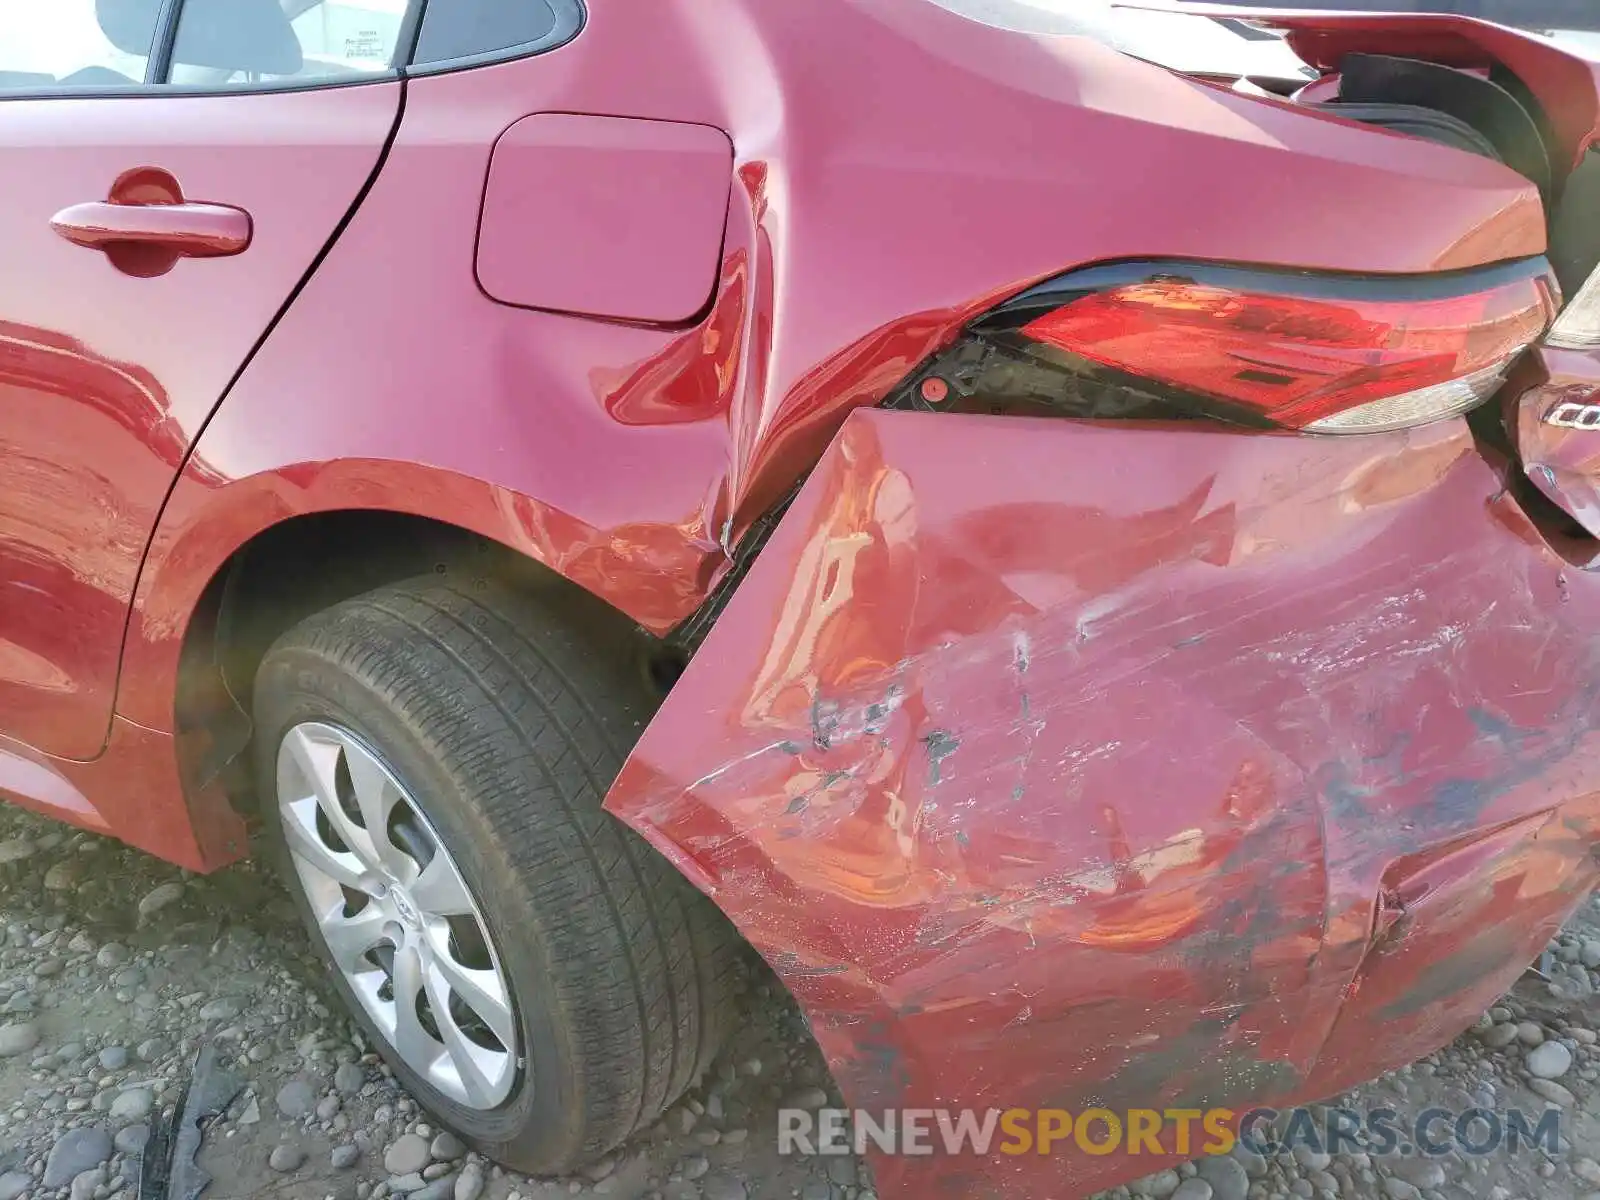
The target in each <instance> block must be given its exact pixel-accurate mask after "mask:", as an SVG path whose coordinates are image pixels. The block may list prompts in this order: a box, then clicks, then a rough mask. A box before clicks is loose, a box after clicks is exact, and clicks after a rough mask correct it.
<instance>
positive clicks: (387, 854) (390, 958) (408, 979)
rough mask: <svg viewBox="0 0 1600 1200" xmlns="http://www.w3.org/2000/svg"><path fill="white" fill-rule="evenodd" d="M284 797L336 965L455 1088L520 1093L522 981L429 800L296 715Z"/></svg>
mask: <svg viewBox="0 0 1600 1200" xmlns="http://www.w3.org/2000/svg"><path fill="white" fill-rule="evenodd" d="M278 807H279V809H280V811H281V813H282V817H283V827H284V831H285V833H286V834H287V835H288V840H289V849H290V850H291V851H292V853H293V858H294V865H295V870H296V873H297V874H298V875H299V878H300V885H301V887H302V888H303V889H304V891H305V895H306V899H307V900H309V901H310V904H311V910H312V912H313V913H314V914H315V916H316V921H317V928H318V929H319V930H320V931H321V933H322V938H323V941H325V942H326V943H327V946H328V951H329V953H330V954H331V955H332V957H333V961H334V963H335V964H336V965H337V966H338V968H339V970H340V971H341V972H342V973H343V974H344V978H345V981H346V982H347V983H349V985H350V988H351V990H352V991H353V992H354V993H355V995H356V997H357V999H359V1000H360V1002H361V1006H362V1007H363V1008H364V1009H366V1011H367V1015H368V1016H370V1017H371V1018H372V1020H373V1022H374V1024H376V1025H377V1027H378V1028H379V1030H381V1031H382V1033H383V1036H384V1037H385V1038H387V1039H388V1041H389V1044H390V1046H392V1047H393V1048H394V1051H395V1053H396V1054H398V1055H399V1056H400V1057H401V1058H402V1059H403V1060H404V1061H405V1063H406V1065H407V1066H408V1067H410V1068H411V1069H412V1070H413V1071H415V1072H416V1073H417V1074H418V1075H420V1076H422V1078H424V1079H426V1080H427V1081H428V1082H429V1083H431V1084H432V1085H433V1086H434V1087H436V1088H438V1089H439V1090H440V1091H441V1092H443V1093H444V1094H445V1095H446V1096H449V1097H450V1098H451V1099H452V1100H455V1101H456V1102H458V1103H460V1104H465V1105H469V1106H470V1107H472V1108H479V1109H489V1108H494V1107H495V1106H497V1105H499V1104H500V1103H501V1102H502V1101H504V1100H505V1099H506V1097H507V1096H509V1095H510V1094H511V1087H512V1084H513V1083H514V1082H515V1080H516V1074H517V1022H516V1017H515V1015H514V1014H513V1011H512V1007H511V987H510V983H509V981H508V980H507V979H506V974H505V971H504V969H503V968H502V967H501V964H500V955H499V953H498V952H497V951H496V950H495V947H494V943H493V942H492V941H491V940H490V938H489V927H488V924H487V923H486V922H485V921H484V919H483V914H482V913H481V912H480V911H479V910H478V904H477V901H476V900H474V899H473V896H472V893H471V892H470V891H469V890H468V889H467V884H466V881H465V880H464V879H463V878H462V876H461V871H460V869H459V868H458V867H457V866H456V864H455V860H454V859H452V858H451V857H450V852H449V851H448V850H446V849H445V845H444V842H443V841H441V840H440V838H439V835H438V834H437V833H436V832H435V831H434V828H433V826H432V825H431V824H430V823H429V822H428V818H427V817H426V816H425V815H424V814H423V812H422V810H421V808H419V807H418V806H417V804H416V802H415V801H414V800H413V799H412V798H411V796H410V795H409V794H408V793H407V792H406V790H405V789H404V788H403V787H401V786H400V784H399V782H398V781H397V780H396V779H395V777H394V776H393V775H392V774H390V772H389V770H388V768H386V767H385V766H384V765H383V764H382V763H381V762H379V761H378V758H377V756H376V755H374V754H373V753H372V751H371V750H369V749H367V747H366V746H365V745H363V744H362V743H361V741H360V740H359V739H357V738H356V737H355V735H354V734H351V733H349V732H348V731H346V730H343V729H340V728H338V727H337V726H333V725H325V724H321V723H318V722H307V723H306V724H303V725H296V726H295V727H294V728H293V729H291V730H289V732H288V733H287V734H285V735H284V738H283V742H282V744H281V745H279V747H278Z"/></svg>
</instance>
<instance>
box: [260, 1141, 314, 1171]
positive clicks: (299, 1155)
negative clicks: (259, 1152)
mask: <svg viewBox="0 0 1600 1200" xmlns="http://www.w3.org/2000/svg"><path fill="white" fill-rule="evenodd" d="M305 1161H306V1152H305V1151H304V1150H302V1149H300V1147H299V1146H296V1145H292V1144H290V1143H287V1142H286V1143H284V1144H283V1145H281V1146H274V1147H273V1148H272V1153H271V1154H269V1155H268V1156H267V1166H269V1167H271V1168H272V1169H273V1170H274V1171H277V1172H278V1173H279V1174H280V1175H287V1174H288V1173H289V1172H290V1171H298V1170H299V1169H300V1164H301V1163H303V1162H305Z"/></svg>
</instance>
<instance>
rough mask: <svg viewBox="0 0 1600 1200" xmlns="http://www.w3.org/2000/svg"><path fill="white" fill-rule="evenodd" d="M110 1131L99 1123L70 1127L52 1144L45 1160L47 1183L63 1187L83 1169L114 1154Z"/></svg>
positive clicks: (47, 1184) (91, 1166)
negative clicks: (79, 1127)
mask: <svg viewBox="0 0 1600 1200" xmlns="http://www.w3.org/2000/svg"><path fill="white" fill-rule="evenodd" d="M111 1151H112V1145H111V1135H110V1134H109V1133H107V1132H106V1131H105V1130H104V1129H101V1128H100V1127H99V1126H98V1125H91V1126H88V1127H85V1128H81V1129H69V1130H67V1132H66V1133H64V1134H62V1135H61V1136H60V1137H59V1138H57V1139H56V1143H55V1145H53V1146H51V1147H50V1155H49V1157H48V1158H46V1159H45V1164H44V1186H45V1187H47V1188H63V1187H66V1186H67V1185H68V1184H69V1183H71V1182H72V1180H74V1179H76V1178H77V1177H78V1176H79V1175H81V1174H83V1172H85V1171H88V1170H92V1169H93V1168H95V1167H98V1166H99V1165H100V1164H101V1163H103V1162H105V1161H106V1159H108V1158H110V1157H111Z"/></svg>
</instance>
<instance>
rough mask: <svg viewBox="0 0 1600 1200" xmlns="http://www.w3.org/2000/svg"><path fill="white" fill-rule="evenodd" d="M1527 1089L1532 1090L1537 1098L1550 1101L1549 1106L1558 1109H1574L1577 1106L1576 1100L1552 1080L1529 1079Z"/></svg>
mask: <svg viewBox="0 0 1600 1200" xmlns="http://www.w3.org/2000/svg"><path fill="white" fill-rule="evenodd" d="M1528 1087H1530V1088H1531V1089H1533V1091H1534V1092H1535V1093H1536V1094H1538V1095H1539V1096H1542V1097H1543V1098H1544V1099H1546V1100H1548V1101H1550V1103H1551V1104H1554V1105H1556V1106H1558V1107H1560V1108H1576V1107H1577V1106H1578V1098H1577V1097H1576V1096H1574V1095H1573V1094H1572V1093H1571V1092H1569V1091H1568V1090H1567V1089H1566V1088H1564V1087H1562V1086H1561V1084H1559V1083H1557V1082H1556V1081H1555V1080H1554V1079H1539V1078H1534V1079H1530V1080H1528Z"/></svg>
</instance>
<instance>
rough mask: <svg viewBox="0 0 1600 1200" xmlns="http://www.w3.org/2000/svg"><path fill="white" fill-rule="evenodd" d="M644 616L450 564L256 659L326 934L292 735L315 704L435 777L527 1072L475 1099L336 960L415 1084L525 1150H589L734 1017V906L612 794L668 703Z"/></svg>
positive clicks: (269, 742)
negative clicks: (366, 997) (447, 1079)
mask: <svg viewBox="0 0 1600 1200" xmlns="http://www.w3.org/2000/svg"><path fill="white" fill-rule="evenodd" d="M585 599H586V598H585ZM579 614H581V619H580V616H579ZM636 638H637V634H636V631H634V629H633V627H632V626H631V625H629V624H627V623H626V622H624V621H621V620H617V621H615V622H613V621H611V620H609V619H607V616H606V615H604V614H602V615H599V616H598V617H597V614H596V613H595V612H594V609H593V605H592V603H588V604H583V605H581V606H580V605H576V604H574V603H573V602H572V598H571V597H569V596H568V595H567V594H566V593H565V592H563V591H562V590H560V589H555V588H552V589H549V590H540V591H538V592H534V593H528V592H525V591H519V590H514V589H512V588H510V587H507V586H505V585H502V584H497V583H487V582H484V581H476V582H474V581H463V580H452V579H450V578H448V577H429V578H425V579H418V580H412V581H407V582H404V583H400V584H396V585H393V586H389V587H385V588H382V589H379V590H378V591H374V592H370V593H368V594H366V595H363V596H358V597H356V598H355V599H352V600H348V601H345V602H344V603H341V604H339V605H337V606H335V607H333V608H330V609H327V610H325V611H323V612H320V613H318V614H316V615H314V616H312V617H310V618H308V619H307V620H305V621H303V622H302V623H301V624H299V625H298V626H296V627H295V628H293V629H292V630H290V631H289V632H288V633H286V634H284V635H283V636H282V637H281V638H279V639H278V641H277V642H276V643H275V644H274V645H273V646H272V648H271V649H270V650H269V651H268V653H267V655H266V657H265V658H264V660H263V661H262V663H261V667H260V670H259V672H258V674H257V678H256V683H255V705H254V715H255V722H256V731H257V736H256V748H257V768H258V772H259V778H260V786H261V788H262V790H261V796H262V800H263V803H262V808H263V810H264V815H265V818H266V819H265V822H264V823H265V825H266V828H267V830H268V837H269V838H270V840H271V842H272V848H273V850H274V851H275V854H276V857H277V859H278V861H279V863H280V865H281V866H282V867H283V868H284V875H285V878H286V881H287V882H288V883H289V887H290V891H291V892H292V893H293V894H294V896H295V900H296V903H297V905H298V907H299V908H300V911H301V915H302V917H303V918H304V919H305V920H306V922H307V926H308V928H309V929H310V930H311V932H312V941H313V944H314V945H315V946H316V947H317V949H318V951H319V953H322V952H323V951H324V950H325V943H324V942H323V941H322V938H321V936H320V934H319V933H318V931H317V926H316V922H315V919H314V918H313V916H312V914H311V910H310V907H309V905H308V903H307V901H306V899H305V896H304V895H303V893H302V890H301V888H300V886H299V882H298V879H297V878H296V876H295V873H294V870H293V868H292V867H291V866H290V865H289V861H288V853H289V852H288V846H287V842H286V840H285V835H284V830H283V823H282V820H281V818H280V815H279V808H278V805H277V803H276V802H275V796H276V767H275V764H276V760H277V752H278V747H279V744H280V742H281V741H282V739H283V736H284V734H285V733H286V732H287V731H288V730H290V729H292V728H293V727H294V726H296V725H298V724H300V723H301V722H305V721H323V722H330V723H333V724H337V725H341V726H343V727H345V728H346V729H348V730H350V731H352V732H354V733H355V734H357V735H358V736H359V737H360V738H361V739H362V740H363V741H365V742H366V743H367V744H368V745H369V746H370V747H371V748H372V749H374V750H375V751H376V752H377V753H378V755H379V756H380V757H381V758H382V759H383V760H384V763H385V765H386V766H387V767H388V768H389V769H390V771H391V773H392V774H393V775H394V776H395V777H396V779H398V780H399V781H400V782H401V783H402V784H403V785H404V786H405V787H406V788H407V789H408V790H409V791H410V792H411V794H412V795H413V797H417V798H420V800H421V806H422V807H423V808H424V809H425V815H426V816H427V818H428V819H429V821H430V822H431V823H432V825H433V826H434V828H435V830H437V833H438V836H439V838H440V839H441V840H442V842H443V843H444V845H445V846H446V847H447V848H448V849H449V850H450V852H451V854H452V856H453V857H454V858H455V860H456V863H457V864H458V866H459V867H460V869H461V872H462V875H463V876H464V877H465V879H466V882H467V884H468V886H469V888H470V889H471V890H472V892H473V893H474V896H475V899H476V900H477V902H478V905H479V908H480V910H481V911H482V914H483V917H484V920H485V922H486V923H487V925H488V927H489V932H490V936H491V937H492V939H493V941H494V943H495V944H496V945H497V946H498V947H499V951H500V956H501V959H502V960H503V962H504V964H505V969H506V973H507V975H508V976H509V977H510V982H511V991H512V994H513V1001H514V1007H515V1009H516V1012H517V1018H518V1026H519V1028H520V1031H521V1035H522V1046H523V1048H524V1056H523V1061H522V1063H521V1067H520V1071H519V1077H518V1081H517V1083H516V1084H515V1088H514V1090H513V1092H512V1093H511V1095H510V1097H509V1099H507V1100H506V1101H505V1103H503V1104H502V1105H500V1106H499V1107H498V1108H495V1109H493V1110H491V1111H482V1110H475V1109H472V1108H468V1107H465V1106H463V1105H461V1104H459V1103H456V1102H454V1101H453V1100H452V1099H450V1098H449V1097H447V1096H445V1095H444V1094H443V1093H441V1092H439V1091H437V1090H436V1089H435V1088H433V1087H432V1086H431V1085H430V1084H429V1083H428V1082H426V1081H425V1080H423V1079H422V1078H420V1077H418V1075H417V1074H416V1073H415V1072H413V1071H412V1070H411V1069H410V1068H408V1067H407V1065H406V1063H405V1062H404V1061H402V1060H401V1059H400V1058H399V1056H398V1055H396V1054H395V1053H394V1052H393V1050H392V1048H391V1047H389V1046H388V1044H387V1043H386V1041H385V1039H384V1038H383V1037H382V1036H381V1035H380V1034H379V1032H378V1030H377V1029H376V1028H375V1027H374V1025H373V1023H372V1022H371V1021H370V1020H369V1019H368V1017H367V1014H366V1013H365V1012H364V1010H363V1009H362V1006H361V1004H360V1003H359V1002H358V1001H357V1000H356V999H355V996H354V994H353V992H352V991H351V989H350V986H349V984H348V982H347V981H346V980H345V978H344V975H343V973H342V972H341V971H339V970H337V969H336V968H334V967H333V964H332V960H331V958H328V956H327V955H326V954H325V953H324V960H325V962H326V963H327V964H328V966H329V975H330V977H331V979H332V982H333V986H334V987H335V988H336V989H338V990H339V991H340V992H341V993H342V995H343V999H344V1000H345V1001H346V1003H347V1004H348V1006H349V1008H350V1010H351V1011H352V1012H353V1013H354V1014H355V1016H356V1019H357V1020H358V1021H359V1022H360V1023H361V1024H362V1025H363V1027H364V1028H365V1031H366V1033H367V1035H368V1037H369V1039H370V1040H371V1041H372V1042H373V1044H374V1045H375V1046H377V1047H379V1048H380V1050H381V1051H382V1052H383V1053H384V1056H385V1058H386V1059H387V1060H388V1061H389V1063H390V1065H391V1066H392V1067H393V1068H394V1070H395V1073H396V1074H397V1075H398V1077H399V1078H400V1079H401V1081H402V1082H403V1083H404V1084H405V1085H406V1086H407V1087H408V1088H409V1089H410V1090H411V1092H412V1094H413V1095H415V1096H416V1097H417V1099H418V1100H419V1101H420V1102H421V1103H423V1104H424V1105H425V1106H426V1107H427V1108H429V1109H430V1110H431V1111H432V1112H433V1113H434V1114H435V1115H436V1116H437V1117H438V1118H439V1119H440V1120H441V1121H443V1122H444V1123H445V1124H446V1125H448V1126H450V1127H451V1128H453V1129H454V1130H456V1131H457V1132H458V1133H460V1134H461V1135H462V1136H463V1137H465V1138H466V1139H467V1140H469V1141H470V1142H471V1143H472V1144H473V1145H474V1146H475V1147H477V1148H478V1149H479V1150H481V1151H482V1152H483V1153H484V1154H486V1155H487V1156H489V1157H490V1158H492V1159H495V1160H496V1161H499V1162H502V1163H505V1164H506V1165H508V1166H512V1167H515V1168H517V1169H520V1170H523V1171H528V1172H533V1173H539V1174H557V1173H562V1172H565V1171H568V1170H571V1169H572V1168H574V1167H577V1166H580V1165H582V1164H583V1163H585V1162H587V1161H590V1160H593V1159H595V1158H598V1157H599V1156H601V1155H603V1154H605V1153H606V1152H607V1151H609V1150H611V1149H613V1148H614V1147H616V1146H617V1145H619V1144H620V1143H622V1142H623V1141H624V1140H625V1139H627V1138H628V1137H629V1136H630V1135H631V1134H633V1133H634V1132H635V1131H637V1130H639V1129H640V1128H642V1127H644V1126H647V1125H649V1124H650V1123H651V1122H652V1121H654V1120H655V1119H656V1118H657V1117H658V1116H659V1115H660V1114H661V1113H662V1111H663V1110H664V1109H665V1108H666V1107H667V1106H669V1105H670V1104H672V1103H673V1102H674V1101H675V1100H677V1099H678V1097H679V1096H680V1095H681V1094H682V1093H683V1091H684V1090H685V1089H686V1088H687V1087H688V1086H689V1085H690V1084H691V1083H692V1082H693V1081H694V1080H695V1079H697V1078H698V1076H699V1075H700V1073H701V1072H703V1071H704V1070H705V1068H706V1067H707V1065H708V1064H709V1062H710V1060H711V1058H712V1056H713V1055H714V1054H715V1052H716V1051H717V1049H718V1048H719V1045H720V1043H721V1041H722V1039H723V1036H724V1034H725V1032H726V1031H727V1030H728V1028H729V1027H730V1025H731V1018H730V1012H731V1010H732V1008H733V1004H734V1000H735V996H734V992H735V990H736V989H737V987H738V979H739V976H740V974H741V968H740V960H741V955H740V953H739V951H738V949H737V947H738V945H739V943H738V941H737V937H736V935H735V934H734V932H733V930H732V928H731V926H730V925H729V924H728V923H727V922H726V920H725V919H724V918H723V916H722V914H721V913H720V912H718V911H717V909H716V908H715V907H714V906H713V905H712V904H711V903H710V902H709V901H708V900H707V899H706V898H705V897H704V896H702V895H700V893H699V892H697V891H695V890H694V888H692V887H691V886H690V885H689V884H688V883H687V882H686V881H685V880H684V879H683V878H682V877H681V876H679V875H678V874H677V873H676V872H675V871H674V870H673V869H672V868H671V867H670V865H669V864H667V863H666V862H665V861H664V860H663V859H661V858H660V857H659V856H658V855H657V854H655V852H654V851H653V850H651V849H650V848H649V847H648V846H647V845H646V844H645V843H644V842H643V841H642V840H641V839H639V838H638V837H637V836H636V835H634V834H633V832H632V831H631V830H629V829H627V828H626V827H625V826H623V825H622V824H621V823H620V822H618V821H616V820H615V819H614V818H612V817H611V816H610V815H609V814H607V813H604V812H602V811H601V808H600V804H601V801H602V799H603V798H604V795H605V792H606V790H607V788H608V787H609V786H610V784H611V781H612V780H613V779H614V778H615V776H616V773H617V771H618V770H619V769H620V767H621V764H622V761H623V758H624V757H625V753H626V750H627V748H629V747H631V746H632V744H633V742H634V741H635V739H636V738H637V736H638V733H639V730H640V729H641V728H642V723H643V721H644V720H645V719H646V718H647V716H648V714H649V711H650V706H651V698H650V696H649V693H648V691H647V690H646V688H645V686H644V683H645V680H644V673H643V672H642V671H640V670H639V667H638V662H639V659H638V658H637V657H636V655H635V654H633V653H631V652H630V651H631V650H632V649H633V648H635V647H637V640H636Z"/></svg>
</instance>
